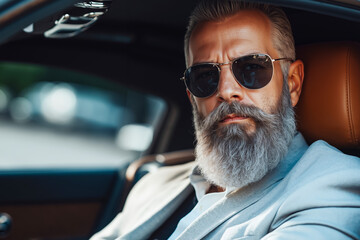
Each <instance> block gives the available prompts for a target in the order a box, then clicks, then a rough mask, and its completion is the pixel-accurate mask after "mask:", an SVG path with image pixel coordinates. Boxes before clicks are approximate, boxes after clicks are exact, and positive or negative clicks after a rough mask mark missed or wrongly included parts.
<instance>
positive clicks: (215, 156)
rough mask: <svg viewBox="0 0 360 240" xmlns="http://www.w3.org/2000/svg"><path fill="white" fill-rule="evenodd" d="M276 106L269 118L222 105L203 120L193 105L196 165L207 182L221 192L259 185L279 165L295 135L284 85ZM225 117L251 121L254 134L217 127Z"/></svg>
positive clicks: (256, 110)
mask: <svg viewBox="0 0 360 240" xmlns="http://www.w3.org/2000/svg"><path fill="white" fill-rule="evenodd" d="M284 85H286V84H284ZM277 105H278V106H277V107H275V109H272V111H271V112H272V113H270V114H269V113H266V112H264V111H262V110H261V109H259V108H257V107H254V106H246V105H241V104H240V103H239V102H237V101H234V102H232V103H231V104H228V103H226V102H223V103H222V104H220V105H219V106H218V107H217V108H216V109H215V110H214V111H213V112H212V113H211V114H209V116H207V117H206V118H204V117H203V116H201V115H200V113H199V112H198V110H197V108H196V106H195V105H194V104H193V114H194V125H195V130H196V137H197V145H196V148H195V153H196V161H197V163H198V166H199V168H200V170H201V172H202V174H203V176H204V177H205V178H206V179H207V180H208V181H210V182H211V183H212V184H215V185H217V186H220V187H223V188H226V187H235V188H241V187H244V186H246V185H248V184H250V183H253V182H256V181H259V180H260V179H262V178H263V177H264V176H265V175H266V174H267V173H268V172H269V171H270V170H271V169H273V168H275V167H276V166H277V165H278V164H279V162H280V160H281V159H282V158H283V157H284V156H285V155H286V153H287V150H288V147H289V145H290V143H291V141H292V139H293V137H294V135H295V133H296V124H295V117H294V111H293V108H292V106H291V100H290V94H289V90H288V88H287V85H286V86H285V87H284V88H283V92H282V96H281V98H280V101H279V104H277ZM228 114H236V115H238V116H247V117H249V118H251V119H252V120H253V121H254V122H255V131H253V132H249V125H246V124H228V125H225V126H219V123H220V121H221V120H222V119H224V117H225V116H227V115H228Z"/></svg>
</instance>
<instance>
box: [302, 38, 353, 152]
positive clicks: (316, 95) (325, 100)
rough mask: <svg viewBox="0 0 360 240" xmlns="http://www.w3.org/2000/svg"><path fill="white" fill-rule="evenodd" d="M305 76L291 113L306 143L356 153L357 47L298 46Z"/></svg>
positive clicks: (331, 44) (324, 44) (350, 45)
mask: <svg viewBox="0 0 360 240" xmlns="http://www.w3.org/2000/svg"><path fill="white" fill-rule="evenodd" d="M297 58H298V59H301V60H303V62H304V66H305V77H304V83H303V88H302V93H301V96H300V100H299V103H298V104H297V106H296V108H295V111H296V115H297V121H298V129H299V131H300V132H301V133H302V134H303V135H304V137H305V139H306V140H307V141H308V143H312V142H313V141H315V140H318V139H322V140H325V141H327V142H328V143H330V144H332V145H333V146H335V147H337V148H339V149H342V150H344V151H348V152H349V151H350V152H356V151H359V150H360V44H359V43H354V42H336V43H321V44H312V45H305V46H300V47H298V48H297Z"/></svg>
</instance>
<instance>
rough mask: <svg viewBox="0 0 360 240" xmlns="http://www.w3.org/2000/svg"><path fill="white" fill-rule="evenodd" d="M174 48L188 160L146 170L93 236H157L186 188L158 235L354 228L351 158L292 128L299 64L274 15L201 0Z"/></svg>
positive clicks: (320, 232)
mask: <svg viewBox="0 0 360 240" xmlns="http://www.w3.org/2000/svg"><path fill="white" fill-rule="evenodd" d="M185 56H186V63H187V67H188V68H187V70H186V71H185V74H184V81H185V84H186V87H187V94H188V97H189V99H190V102H191V104H192V106H193V113H194V125H195V129H196V137H197V146H196V162H195V164H194V163H189V164H185V165H181V166H176V167H166V168H163V169H161V170H159V171H158V172H156V173H154V174H148V175H147V176H145V177H144V178H143V179H142V180H141V181H140V182H139V183H138V184H137V185H136V186H135V187H134V189H133V191H132V192H131V193H130V195H129V198H128V201H127V203H126V205H125V207H124V211H123V212H122V213H121V214H119V215H118V216H117V217H116V218H115V219H114V221H113V222H112V223H111V224H110V225H109V226H108V227H106V228H105V229H104V230H103V231H101V232H100V233H98V234H97V235H95V236H94V238H93V239H115V238H118V239H148V238H156V237H157V235H156V232H159V229H160V230H161V229H162V230H164V228H165V229H166V228H168V227H167V226H169V225H167V224H168V222H169V221H170V222H171V221H173V220H172V216H173V215H174V213H176V210H177V209H179V208H181V207H179V206H180V205H181V204H182V203H183V202H184V201H187V200H186V199H187V198H188V196H189V195H190V194H191V193H192V192H193V189H195V193H196V197H197V200H198V203H197V204H196V206H195V207H194V208H193V209H192V210H191V211H190V212H189V213H188V214H186V216H184V217H180V219H181V220H180V219H178V220H180V221H179V222H178V224H177V225H176V229H175V230H173V229H171V227H169V228H170V229H171V232H170V233H168V236H167V235H166V233H164V234H163V235H160V236H161V237H166V238H167V237H169V236H170V235H171V236H170V239H202V238H205V239H359V238H360V197H359V189H360V176H359V174H358V173H357V172H358V171H359V169H360V161H359V159H357V158H355V157H351V156H347V155H344V154H342V153H341V152H339V151H337V150H336V149H334V148H333V147H331V146H329V145H328V144H326V143H325V142H323V141H318V142H316V143H314V144H312V145H311V146H310V147H309V146H307V144H306V143H305V141H304V139H303V137H302V136H301V134H300V133H297V132H296V126H295V120H294V112H293V107H294V106H295V105H296V104H297V102H298V100H299V96H300V93H301V87H302V81H303V77H304V70H303V69H304V67H303V63H302V62H301V61H300V60H296V61H295V50H294V41H293V37H292V33H291V28H290V24H289V22H288V20H287V18H286V16H285V14H284V13H283V12H282V11H281V10H279V9H277V8H274V7H270V6H265V5H255V4H246V3H242V2H239V1H225V0H217V1H216V0H215V1H210V0H205V1H202V2H200V4H199V5H198V6H197V8H196V9H195V10H194V12H193V14H192V16H191V18H190V24H189V27H188V31H187V34H186V36H185ZM339 159H341V165H339V164H337V163H338V161H339ZM195 165H196V166H195ZM189 175H190V178H189ZM190 182H191V184H190ZM168 219H170V220H168ZM178 220H177V221H178ZM161 226H166V227H161ZM154 232H155V234H154Z"/></svg>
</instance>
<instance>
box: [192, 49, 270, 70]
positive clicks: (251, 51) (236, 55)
mask: <svg viewBox="0 0 360 240" xmlns="http://www.w3.org/2000/svg"><path fill="white" fill-rule="evenodd" d="M252 54H268V53H267V52H266V51H259V50H249V51H246V52H244V53H241V54H234V55H233V56H232V57H231V58H230V60H229V61H232V60H234V59H236V58H239V57H244V56H248V55H252ZM204 63H219V62H217V61H212V60H204V61H193V63H192V64H191V65H190V66H194V65H198V64H204Z"/></svg>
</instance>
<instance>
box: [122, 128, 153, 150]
mask: <svg viewBox="0 0 360 240" xmlns="http://www.w3.org/2000/svg"><path fill="white" fill-rule="evenodd" d="M153 134H154V130H153V128H152V127H150V126H145V125H140V124H128V125H125V126H123V127H122V128H121V129H120V130H119V133H118V135H117V138H116V143H117V145H118V146H119V147H120V148H121V149H124V150H130V151H140V152H141V151H145V150H146V149H147V148H148V147H149V146H150V144H151V142H152V139H153Z"/></svg>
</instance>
